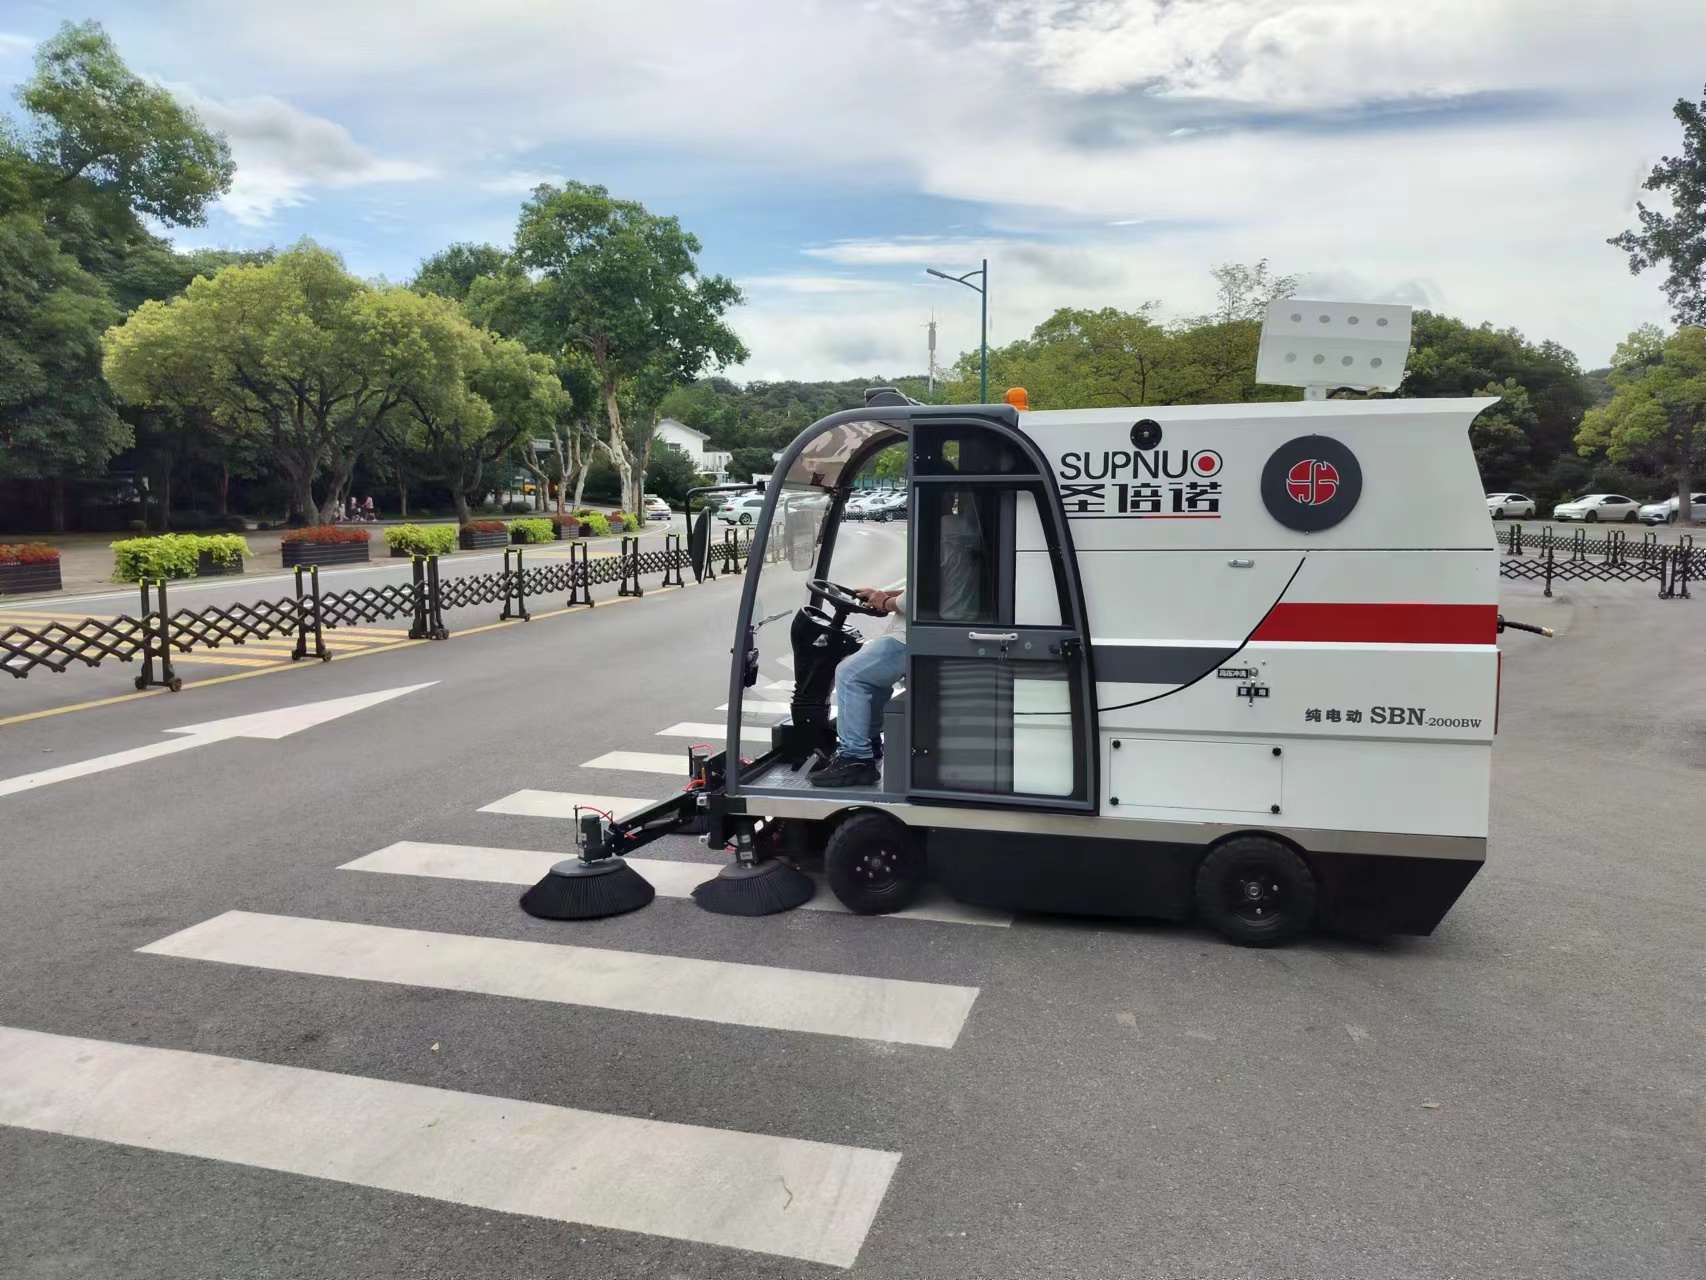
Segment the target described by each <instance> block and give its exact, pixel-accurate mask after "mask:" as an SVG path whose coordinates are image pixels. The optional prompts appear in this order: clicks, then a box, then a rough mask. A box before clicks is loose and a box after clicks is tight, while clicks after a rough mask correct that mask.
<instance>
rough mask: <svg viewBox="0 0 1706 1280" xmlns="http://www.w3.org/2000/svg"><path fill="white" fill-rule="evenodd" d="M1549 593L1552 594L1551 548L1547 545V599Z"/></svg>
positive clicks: (1549, 596)
mask: <svg viewBox="0 0 1706 1280" xmlns="http://www.w3.org/2000/svg"><path fill="white" fill-rule="evenodd" d="M1551 595H1552V548H1551V547H1547V548H1546V596H1547V598H1548V599H1550V598H1551Z"/></svg>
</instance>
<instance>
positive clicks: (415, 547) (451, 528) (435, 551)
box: [385, 524, 456, 556]
mask: <svg viewBox="0 0 1706 1280" xmlns="http://www.w3.org/2000/svg"><path fill="white" fill-rule="evenodd" d="M385 545H386V546H388V547H390V548H391V549H392V550H393V551H407V552H409V553H410V554H412V555H417V556H445V555H449V554H450V553H451V552H452V551H454V550H456V526H455V525H453V524H398V525H392V526H391V527H390V528H389V529H387V530H385Z"/></svg>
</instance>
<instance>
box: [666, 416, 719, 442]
mask: <svg viewBox="0 0 1706 1280" xmlns="http://www.w3.org/2000/svg"><path fill="white" fill-rule="evenodd" d="M665 427H674V428H676V429H677V430H678V431H685V432H686V433H687V434H688V435H690V436H697V437H698V438H699V439H701V440H709V439H710V438H711V437H710V436H708V435H706V434H705V433H704V432H703V431H695V430H694V429H693V428H692V427H690V426H688V425H687V424H686V423H685V422H677V421H676V420H675V419H674V418H665V419H664V420H663V421H661V422H659V423H658V427H657V429H658V430H659V431H662V430H663V429H664V428H665Z"/></svg>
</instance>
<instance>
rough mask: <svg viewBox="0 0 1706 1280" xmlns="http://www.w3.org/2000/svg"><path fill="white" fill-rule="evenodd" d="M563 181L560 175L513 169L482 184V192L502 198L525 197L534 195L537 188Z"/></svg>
mask: <svg viewBox="0 0 1706 1280" xmlns="http://www.w3.org/2000/svg"><path fill="white" fill-rule="evenodd" d="M562 181H563V175H562V174H560V173H554V172H543V171H534V170H528V169H512V170H511V171H510V172H508V173H504V174H499V175H498V176H497V177H495V178H488V179H486V180H485V181H484V182H482V183H481V184H480V190H481V191H490V192H492V193H493V194H494V195H500V196H525V195H532V194H533V188H535V187H541V186H546V185H557V184H560V183H561V182H562Z"/></svg>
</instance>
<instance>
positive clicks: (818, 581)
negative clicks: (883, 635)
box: [806, 578, 888, 620]
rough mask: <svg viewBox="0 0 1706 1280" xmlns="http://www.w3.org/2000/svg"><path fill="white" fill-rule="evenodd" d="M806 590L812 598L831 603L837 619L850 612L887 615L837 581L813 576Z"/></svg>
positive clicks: (866, 614)
mask: <svg viewBox="0 0 1706 1280" xmlns="http://www.w3.org/2000/svg"><path fill="white" fill-rule="evenodd" d="M806 590H808V591H810V592H811V594H812V599H814V600H822V601H823V602H824V603H826V604H829V605H832V606H833V607H834V609H835V613H836V617H837V619H838V620H839V619H840V618H844V617H846V616H847V615H848V614H850V613H862V614H864V615H865V616H866V617H867V618H886V617H888V614H886V613H884V612H883V611H882V610H881V609H873V608H872V607H871V606H870V605H868V604H866V603H865V602H864V601H863V600H861V599H859V597H858V596H856V595H854V594H853V589H852V588H851V587H844V586H842V585H841V584H840V583H839V582H830V581H829V580H828V579H826V578H813V579H812V580H811V581H810V582H808V583H806Z"/></svg>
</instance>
